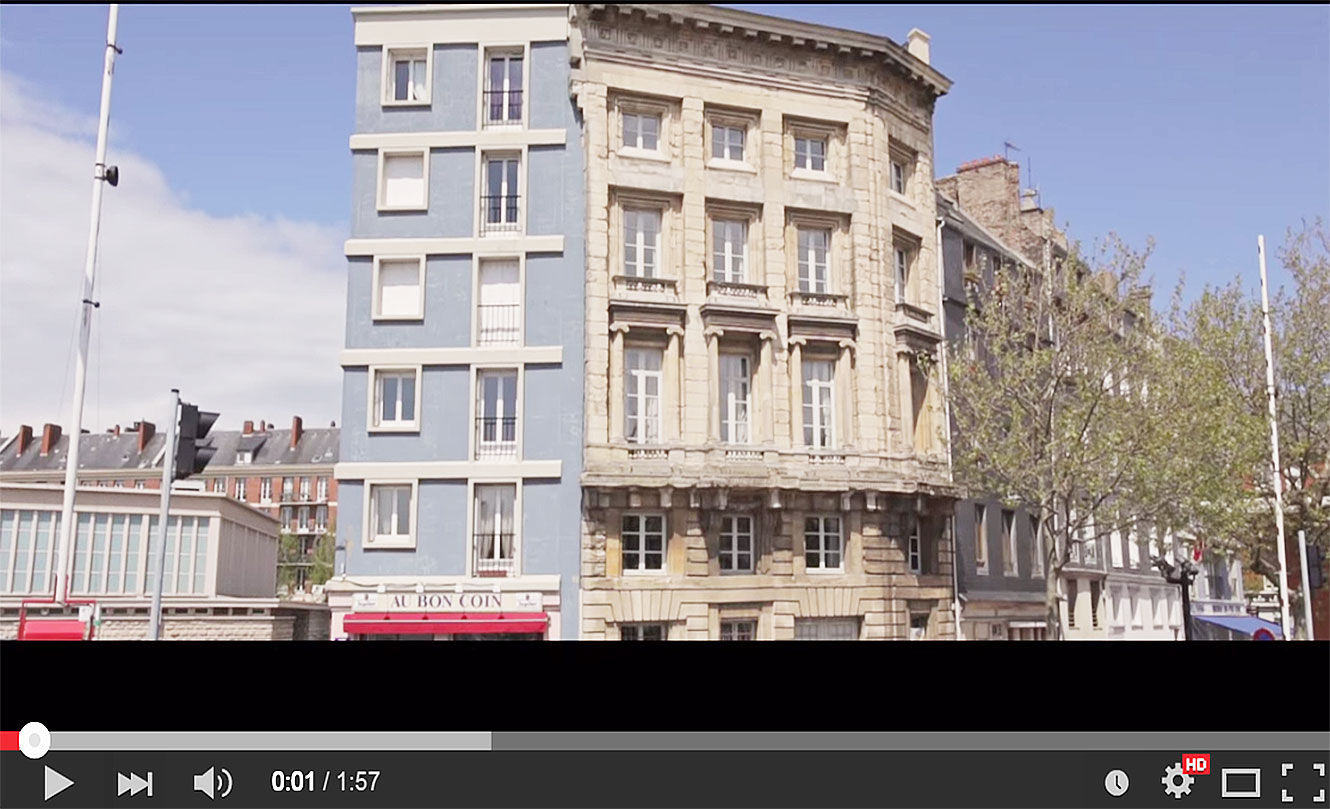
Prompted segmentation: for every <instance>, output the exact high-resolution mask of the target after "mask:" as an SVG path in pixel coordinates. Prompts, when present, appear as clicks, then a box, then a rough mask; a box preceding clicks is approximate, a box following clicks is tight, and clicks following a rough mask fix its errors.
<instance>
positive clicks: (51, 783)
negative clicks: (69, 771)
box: [44, 767, 74, 801]
mask: <svg viewBox="0 0 1330 809" xmlns="http://www.w3.org/2000/svg"><path fill="white" fill-rule="evenodd" d="M72 786H74V782H73V781H71V780H69V779H68V778H66V777H64V776H63V775H61V774H60V773H58V772H56V771H55V770H53V769H51V768H50V767H47V768H46V797H45V798H44V800H48V801H49V800H50V799H52V798H54V797H55V796H56V795H59V794H60V793H61V792H64V791H65V790H66V789H69V788H70V787H72Z"/></svg>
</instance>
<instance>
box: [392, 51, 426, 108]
mask: <svg viewBox="0 0 1330 809" xmlns="http://www.w3.org/2000/svg"><path fill="white" fill-rule="evenodd" d="M422 52H423V53H422ZM418 53H420V54H421V55H423V56H424V58H425V92H424V95H423V97H420V98H408V99H401V100H399V99H397V98H395V96H396V95H397V93H396V92H395V91H396V89H397V85H396V71H395V70H394V67H395V64H394V63H395V62H396V61H397V58H398V57H405V58H411V57H414V56H415V55H416V54H418ZM411 60H412V62H414V61H416V60H415V59H414V58H412V59H411ZM433 97H434V46H433V44H432V43H421V44H416V45H392V46H388V45H385V46H383V106H385V107H428V106H429V105H430V100H431V99H432V98H433Z"/></svg>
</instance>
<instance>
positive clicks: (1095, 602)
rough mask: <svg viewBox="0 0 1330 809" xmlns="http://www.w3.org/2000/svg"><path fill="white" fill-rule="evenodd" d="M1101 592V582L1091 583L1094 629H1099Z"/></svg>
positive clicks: (1092, 622) (1091, 624) (1091, 619)
mask: <svg viewBox="0 0 1330 809" xmlns="http://www.w3.org/2000/svg"><path fill="white" fill-rule="evenodd" d="M1099 590H1100V585H1099V582H1097V581H1092V582H1090V626H1091V627H1092V628H1094V629H1098V628H1099Z"/></svg>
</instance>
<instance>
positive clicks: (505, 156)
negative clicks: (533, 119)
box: [476, 149, 526, 236]
mask: <svg viewBox="0 0 1330 809" xmlns="http://www.w3.org/2000/svg"><path fill="white" fill-rule="evenodd" d="M509 162H514V163H516V164H517V171H516V173H515V177H514V178H513V181H514V182H515V183H516V187H515V188H514V187H512V185H511V184H510V183H509V178H508V170H507V168H506V165H505V168H504V171H503V177H502V180H501V182H500V183H499V191H500V194H499V198H500V200H501V202H500V204H499V211H500V216H499V221H498V222H490V221H489V213H488V206H487V204H486V202H485V197H486V196H489V194H488V192H489V175H490V164H491V163H504V164H507V163H509ZM476 189H477V197H478V199H477V200H476V202H477V203H478V205H477V210H476V220H477V225H478V226H479V229H480V234H481V235H482V236H484V235H487V234H498V235H501V236H512V235H514V234H521V233H523V232H525V230H526V224H525V222H526V200H525V199H524V197H525V195H526V153H525V152H524V151H521V150H519V151H508V150H503V149H495V150H493V151H487V152H483V153H481V155H480V174H479V177H478V178H477V183H476ZM509 197H512V198H514V199H516V204H515V208H516V209H515V210H514V211H513V218H512V219H511V220H510V219H508V218H507V217H508V205H507V202H506V200H507V199H508V198H509Z"/></svg>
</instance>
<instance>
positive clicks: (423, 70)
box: [384, 48, 430, 104]
mask: <svg viewBox="0 0 1330 809" xmlns="http://www.w3.org/2000/svg"><path fill="white" fill-rule="evenodd" d="M429 62H430V53H429V49H428V48H411V49H400V50H399V49H393V50H390V51H388V58H387V66H388V81H387V82H386V84H387V86H386V88H385V90H386V92H385V94H384V100H385V102H388V103H394V102H395V103H401V104H427V103H429V91H430V75H429Z"/></svg>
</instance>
